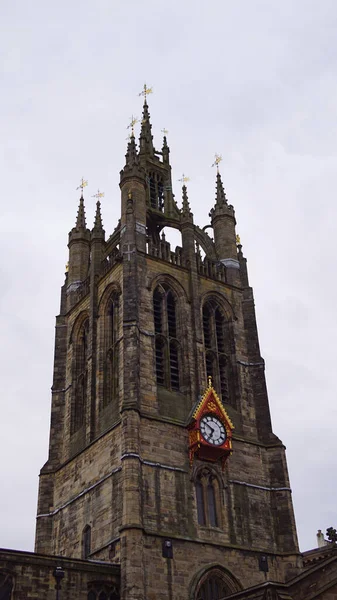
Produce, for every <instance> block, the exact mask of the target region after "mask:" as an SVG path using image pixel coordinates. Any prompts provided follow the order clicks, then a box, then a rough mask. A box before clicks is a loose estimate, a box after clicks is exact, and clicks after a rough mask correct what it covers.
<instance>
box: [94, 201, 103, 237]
mask: <svg viewBox="0 0 337 600" xmlns="http://www.w3.org/2000/svg"><path fill="white" fill-rule="evenodd" d="M94 229H96V230H101V229H103V222H102V215H101V203H100V201H99V200H97V202H96V214H95V222H94Z"/></svg>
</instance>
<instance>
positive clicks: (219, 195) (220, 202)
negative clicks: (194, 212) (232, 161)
mask: <svg viewBox="0 0 337 600" xmlns="http://www.w3.org/2000/svg"><path fill="white" fill-rule="evenodd" d="M215 200H216V202H215V206H218V207H221V206H224V205H225V204H227V198H226V194H225V191H224V187H223V184H222V179H221V175H220V172H219V170H218V171H217V174H216V194H215Z"/></svg>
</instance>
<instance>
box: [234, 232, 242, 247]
mask: <svg viewBox="0 0 337 600" xmlns="http://www.w3.org/2000/svg"><path fill="white" fill-rule="evenodd" d="M235 241H236V243H237V245H238V246H240V245H241V240H240V236H239V234H238V233H237V234H236V236H235Z"/></svg>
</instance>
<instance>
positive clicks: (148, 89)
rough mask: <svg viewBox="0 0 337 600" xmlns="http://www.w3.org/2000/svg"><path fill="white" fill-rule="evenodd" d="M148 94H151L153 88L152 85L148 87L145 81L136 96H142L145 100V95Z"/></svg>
mask: <svg viewBox="0 0 337 600" xmlns="http://www.w3.org/2000/svg"><path fill="white" fill-rule="evenodd" d="M149 94H153V88H152V87H150V88H148V87H147V85H146V83H144V87H143V89H142V91H141V92H140V93H139V94H138V96H144V99H145V102H146V96H148V95H149Z"/></svg>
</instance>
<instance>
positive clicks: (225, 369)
mask: <svg viewBox="0 0 337 600" xmlns="http://www.w3.org/2000/svg"><path fill="white" fill-rule="evenodd" d="M202 320H203V331H204V347H205V361H206V375H207V378H208V377H211V378H212V382H213V386H214V387H215V389H216V390H217V391H218V392H219V395H221V398H222V401H223V402H224V403H228V404H232V405H235V397H234V396H235V394H234V387H233V373H232V368H231V362H230V351H231V349H230V346H231V344H230V328H229V322H228V320H227V319H226V318H225V316H224V313H223V311H222V310H221V308H220V307H219V306H218V304H217V303H216V302H215V301H214V300H209V301H208V302H206V303H205V304H204V306H203V311H202Z"/></svg>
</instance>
